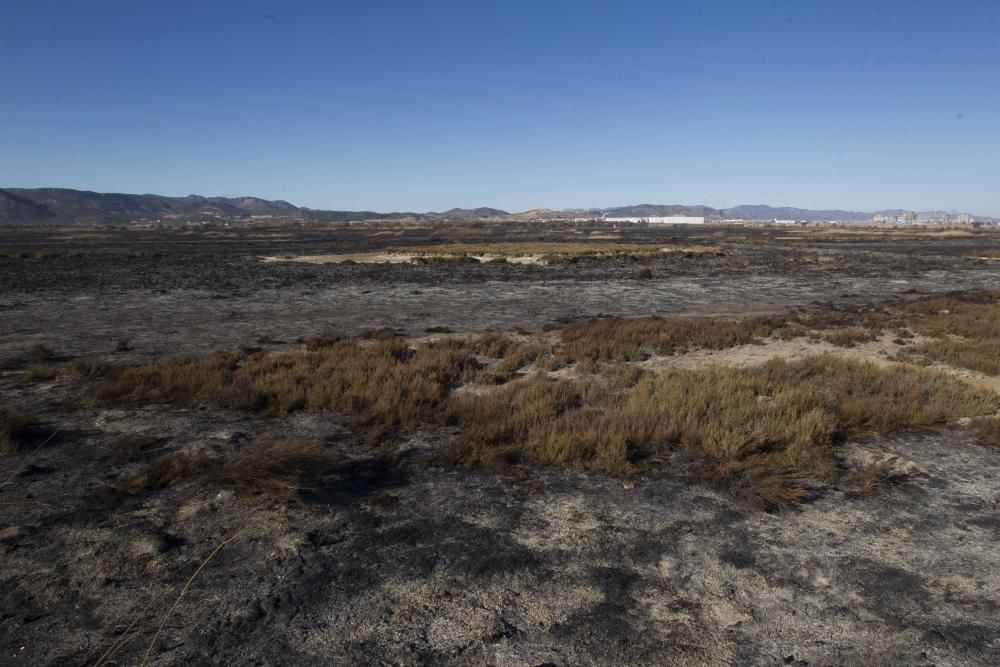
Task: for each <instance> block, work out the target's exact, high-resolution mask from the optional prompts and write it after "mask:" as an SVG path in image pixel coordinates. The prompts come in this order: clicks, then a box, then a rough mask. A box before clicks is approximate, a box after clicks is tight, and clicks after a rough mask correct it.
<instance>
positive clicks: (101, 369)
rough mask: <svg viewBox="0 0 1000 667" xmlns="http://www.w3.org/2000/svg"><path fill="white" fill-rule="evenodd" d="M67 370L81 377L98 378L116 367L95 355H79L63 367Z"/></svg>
mask: <svg viewBox="0 0 1000 667" xmlns="http://www.w3.org/2000/svg"><path fill="white" fill-rule="evenodd" d="M63 368H64V369H65V370H67V371H68V372H70V373H72V374H74V375H78V376H80V377H82V378H99V377H103V376H105V375H107V374H108V373H110V372H111V371H112V369H114V368H117V367H116V366H113V365H112V364H109V363H108V362H106V361H104V360H103V359H98V358H95V357H79V358H77V359H74V360H73V361H71V362H69V363H68V364H66V365H65V366H64V367H63Z"/></svg>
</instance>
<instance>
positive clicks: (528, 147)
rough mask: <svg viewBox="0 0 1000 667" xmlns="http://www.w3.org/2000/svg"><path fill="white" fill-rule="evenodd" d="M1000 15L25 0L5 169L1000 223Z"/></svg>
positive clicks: (880, 7)
mask: <svg viewBox="0 0 1000 667" xmlns="http://www.w3.org/2000/svg"><path fill="white" fill-rule="evenodd" d="M998 35H1000V4H998V3H986V2H974V1H972V0H957V1H955V2H951V3H946V4H945V3H938V2H930V1H927V0H916V1H910V2H903V1H902V0H886V1H884V2H878V3H871V2H861V1H859V0H847V1H845V2H838V3H801V2H794V1H792V0H774V1H770V0H765V1H756V0H747V1H736V0H729V1H723V0H719V1H716V2H712V3H702V2H679V3H659V2H627V1H626V2H616V3H610V2H593V3H579V2H565V1H553V2H546V3H528V2H520V1H513V2H507V3H498V4H490V5H486V4H483V3H458V2H439V1H429V2H425V3H405V2H390V1H386V2H366V3H313V2H297V3H289V4H282V5H273V4H269V3H262V2H257V1H250V2H234V1H232V0H223V1H220V2H214V3H193V2H178V3H169V4H146V3H127V2H122V1H120V0H112V1H108V2H102V3H97V4H95V3H89V4H85V5H83V4H80V3H75V2H69V1H65V0H64V1H61V2H60V1H43V2H37V3H15V4H14V6H12V7H9V8H6V17H5V21H4V22H3V23H2V24H0V75H2V76H3V80H4V81H5V89H6V91H7V92H8V94H6V95H4V96H3V98H2V99H0V122H2V124H3V127H4V129H5V131H4V133H3V135H2V136H0V187H26V188H30V187H46V186H58V187H68V188H78V189H87V190H94V191H98V192H127V193H156V194H163V195H171V196H184V195H187V194H192V193H197V194H205V195H253V196H259V197H263V198H267V199H285V200H288V201H290V202H292V203H295V204H297V205H300V206H308V207H310V208H317V209H343V210H376V211H398V210H411V211H433V210H442V209H446V208H450V207H465V208H471V207H479V206H490V207H496V208H501V209H504V210H508V211H522V210H527V209H531V208H539V207H544V208H553V209H560V208H589V207H595V208H596V207H611V206H616V205H628V204H639V203H653V204H673V203H677V204H688V205H698V204H703V205H707V206H711V207H714V208H729V207H733V206H737V205H742V204H756V203H766V204H770V205H773V206H791V207H798V208H808V209H847V210H854V211H879V210H884V209H892V208H897V207H898V208H906V209H911V210H914V211H926V210H946V211H964V212H970V213H974V214H977V215H982V216H992V217H1000V195H998V193H997V189H996V183H997V181H998V176H1000V169H998V167H997V159H996V151H995V147H996V146H998V145H1000V121H998V120H997V119H998V117H1000V116H998V114H997V110H998V109H1000V79H998V77H997V76H996V74H995V67H996V64H997V63H998V62H1000V37H998ZM887 37H889V38H890V39H887Z"/></svg>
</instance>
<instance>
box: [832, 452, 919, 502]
mask: <svg viewBox="0 0 1000 667" xmlns="http://www.w3.org/2000/svg"><path fill="white" fill-rule="evenodd" d="M907 478H908V475H906V474H905V473H901V472H899V471H897V470H896V466H895V461H894V460H892V459H890V460H888V461H882V462H881V463H873V464H871V465H867V466H865V467H863V468H862V469H861V470H858V471H855V472H853V473H851V474H850V475H848V476H847V477H846V478H845V480H844V481H845V483H846V484H847V485H848V486H853V487H855V488H856V489H857V492H858V493H859V494H861V495H864V496H867V495H872V494H876V493H884V492H886V491H888V490H889V489H890V488H891V487H893V486H896V485H898V484H900V483H902V482H905V481H906V479H907Z"/></svg>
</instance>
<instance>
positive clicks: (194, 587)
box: [0, 225, 1000, 665]
mask: <svg viewBox="0 0 1000 667" xmlns="http://www.w3.org/2000/svg"><path fill="white" fill-rule="evenodd" d="M596 236H602V237H603V236H611V237H614V238H616V239H621V240H622V241H627V242H640V243H652V244H664V245H670V244H711V245H717V246H719V247H721V248H723V249H724V250H725V254H724V255H722V256H702V257H684V256H674V255H668V256H663V257H656V258H653V259H644V260H629V259H615V260H605V259H587V258H582V259H580V260H579V261H575V262H565V263H559V264H553V265H548V266H520V265H512V264H501V263H497V264H473V263H435V264H426V265H405V264H404V265H364V264H353V265H344V264H324V265H312V264H296V263H292V262H288V263H284V262H281V263H265V262H262V261H261V260H260V258H261V257H265V256H276V255H286V254H287V255H302V254H322V253H336V252H344V253H347V252H361V251H368V250H379V249H384V248H388V247H410V246H413V245H416V244H420V243H432V242H433V243H441V242H448V241H466V242H469V241H474V242H477V243H481V242H483V241H484V240H491V239H492V240H508V241H509V240H511V239H514V240H526V241H537V240H555V241H558V240H573V241H580V240H586V239H588V238H592V237H596ZM997 239H998V236H997V235H996V234H990V233H988V232H981V231H971V232H968V233H966V234H960V235H953V236H944V235H927V236H920V235H917V234H910V235H904V234H900V235H893V234H883V235H873V236H865V237H861V238H859V237H857V236H856V235H847V234H844V235H841V236H830V235H810V234H807V233H799V232H794V233H793V232H790V231H789V230H784V229H781V230H774V229H750V228H747V229H739V228H699V229H669V230H656V229H648V228H638V227H637V228H632V229H624V230H610V229H603V228H600V229H599V228H585V227H572V226H552V227H545V228H537V227H531V226H508V227H504V226H490V225H478V226H466V227H458V226H453V227H448V226H438V227H436V228H420V227H415V228H408V229H395V228H392V227H390V226H357V227H344V228H339V229H314V230H310V229H300V228H281V229H239V230H234V229H225V230H209V231H206V230H194V231H184V230H178V231H164V230H147V231H142V230H131V231H121V230H97V231H94V232H92V233H81V232H80V231H79V230H74V231H70V232H61V231H58V230H10V229H8V230H2V231H0V359H4V360H8V361H9V363H6V364H5V368H7V370H4V371H3V372H2V374H0V395H2V405H3V407H4V408H5V409H10V410H19V411H25V412H30V413H32V414H35V415H38V416H39V422H38V423H37V424H36V425H35V426H34V427H33V429H32V432H31V434H30V438H29V441H28V442H27V444H26V445H25V446H22V447H21V448H20V451H19V452H17V453H16V454H13V455H11V456H7V457H5V458H0V549H2V552H3V554H4V556H3V562H4V567H3V568H2V570H0V602H2V605H0V609H2V611H0V664H25V665H28V664H30V665H37V664H95V663H97V662H99V661H100V659H101V658H102V656H104V657H105V658H106V659H110V660H112V661H113V662H114V663H115V664H140V663H142V662H143V660H144V657H146V653H147V648H148V647H149V646H150V645H151V644H152V646H153V648H152V650H151V651H150V652H149V655H148V659H149V664H157V665H172V664H260V665H272V664H273V665H277V664H316V665H320V664H476V665H478V664H494V665H574V664H594V665H607V664H629V665H635V664H678V665H690V664H706V665H717V664H734V665H742V664H799V665H806V664H809V665H840V664H858V665H880V664H915V665H991V664H997V663H998V662H1000V575H998V574H997V573H998V572H1000V552H998V551H997V549H996V545H997V543H998V539H1000V452H998V451H997V450H996V449H991V448H988V447H984V446H982V445H980V444H977V443H976V442H975V440H974V438H973V437H972V436H971V435H969V434H968V433H966V432H964V431H958V430H942V431H933V432H923V433H912V434H903V435H898V436H894V437H890V438H880V439H865V440H856V441H855V440H852V441H850V442H847V443H845V444H844V445H843V446H842V452H841V456H842V458H843V460H845V461H847V462H852V461H853V462H858V463H859V464H860V463H871V462H879V461H891V462H892V466H893V469H894V470H896V471H898V473H899V477H900V478H901V479H902V480H903V481H901V482H900V483H899V484H898V485H896V486H895V487H894V488H892V489H890V490H889V491H887V492H885V493H878V494H870V495H862V494H858V493H855V492H853V491H852V490H850V489H847V488H846V487H845V488H838V487H833V488H829V489H826V490H825V492H824V493H822V494H819V495H817V496H816V497H815V499H813V500H812V501H811V502H808V503H804V504H801V505H798V506H795V507H793V508H791V509H786V510H782V511H780V512H775V513H767V512H762V511H759V510H755V509H752V508H750V507H748V506H746V505H745V504H744V503H742V502H741V501H740V500H738V499H736V498H734V497H732V496H730V495H727V494H726V493H724V492H722V491H719V490H716V489H713V488H712V487H711V486H708V485H704V484H698V483H695V482H693V481H692V479H691V474H690V471H691V469H692V466H693V463H692V462H691V461H688V460H686V459H685V458H684V457H682V456H680V455H678V456H677V457H676V458H675V460H673V461H671V462H670V465H669V466H666V467H665V469H664V470H663V471H662V472H661V473H657V474H653V475H644V476H640V477H638V478H634V479H632V478H629V479H622V478H615V477H611V476H607V475H600V474H594V473H589V474H585V473H579V472H572V471H559V470H549V469H538V470H532V471H531V472H530V474H529V476H528V477H527V478H520V477H505V476H503V475H497V474H493V473H489V472H484V471H475V470H467V469H460V468H453V467H448V466H443V465H429V464H427V462H426V460H427V459H426V457H425V456H423V454H424V453H426V452H428V451H434V450H435V449H436V448H439V447H441V446H442V445H443V444H444V443H445V442H446V441H447V440H448V439H449V437H451V435H452V434H451V433H450V432H449V431H448V429H446V428H445V429H429V430H427V431H421V432H417V433H416V434H411V435H409V436H407V437H406V438H405V440H404V441H403V442H402V444H401V446H400V448H399V451H398V452H396V453H395V454H394V456H393V457H391V458H389V457H386V456H385V453H384V452H381V451H375V450H373V449H372V448H371V447H370V446H366V445H364V444H362V443H360V442H359V441H358V439H357V438H356V436H355V435H354V433H353V431H352V430H351V428H350V424H349V423H348V418H347V417H345V416H343V415H336V414H331V413H325V412H314V413H305V414H295V415H291V416H285V417H264V416H260V415H256V414H250V413H245V412H235V411H222V410H216V409H208V408H203V409H184V410H179V409H170V408H168V407H166V406H160V405H150V406H147V407H142V408H124V407H123V408H115V407H113V406H112V407H100V408H97V407H92V406H84V405H81V404H80V403H79V400H78V399H79V397H80V396H81V395H82V394H83V393H84V392H85V389H86V387H85V385H86V380H85V379H82V378H80V377H77V376H69V375H64V374H61V373H56V374H54V375H53V377H52V378H50V379H43V380H41V381H32V382H26V381H25V380H24V378H23V376H24V373H25V368H27V367H33V366H42V367H45V368H52V369H58V368H60V367H61V365H62V364H65V363H67V362H71V361H72V360H73V359H74V358H80V357H84V358H101V359H103V360H106V361H111V362H118V363H138V362H144V361H150V360H154V359H157V358H161V357H164V356H168V355H178V354H196V355H202V354H208V353H210V352H213V351H216V350H238V349H240V348H241V347H242V348H249V347H263V348H264V349H286V348H295V347H296V346H299V345H300V344H301V341H302V340H305V339H308V338H311V337H313V336H316V335H320V334H338V335H352V334H356V333H359V332H361V331H364V330H368V329H376V328H381V327H390V328H392V329H396V330H398V331H399V332H400V333H403V334H406V335H408V336H420V335H423V334H424V332H425V331H426V330H427V329H435V330H441V329H449V330H452V331H455V332H474V331H483V330H491V329H495V330H501V331H529V332H531V331H538V330H541V329H542V328H543V327H546V326H547V325H551V324H554V323H561V322H568V321H574V320H579V319H586V318H590V317H594V316H598V315H617V316H627V315H646V314H681V315H687V314H693V315H725V316H740V315H746V314H752V313H769V312H783V311H787V310H789V309H795V308H806V307H818V306H820V305H822V306H823V307H827V308H830V307H838V306H848V305H850V306H857V305H860V304H867V303H872V304H874V303H880V302H883V301H887V300H891V299H898V298H916V297H918V296H922V295H929V294H935V293H942V292H948V291H960V290H961V291H969V290H989V289H994V290H995V289H1000V262H998V261H996V260H991V259H984V258H981V256H982V257H988V256H989V253H988V252H985V253H984V252H983V251H994V252H995V251H996V250H997V248H998V243H997ZM643 269H648V270H649V271H648V272H644V271H643ZM38 345H43V346H46V347H47V348H49V349H50V350H51V351H52V353H53V354H52V356H51V357H50V358H47V359H44V360H42V361H40V362H38V363H35V362H32V361H30V355H31V350H32V348H33V347H35V346H38ZM19 364H20V365H19ZM25 364H26V365H25ZM134 434H142V435H143V436H147V437H148V438H150V440H149V442H153V443H154V444H153V445H152V446H151V447H150V448H149V450H148V451H146V450H144V451H143V452H141V453H140V454H139V456H137V457H132V458H130V459H127V460H123V458H122V456H121V451H120V442H121V441H122V439H123V438H126V437H128V436H130V435H134ZM289 437H294V438H308V439H314V440H319V441H322V442H323V443H325V444H326V445H327V446H328V447H329V448H331V449H332V450H334V451H336V452H337V456H338V463H337V464H336V465H333V466H331V467H329V468H327V469H324V470H321V471H317V472H316V474H315V475H314V476H313V477H312V478H310V479H309V480H308V484H307V485H306V487H305V488H304V490H303V491H302V493H301V496H300V499H299V501H298V502H291V503H285V502H277V501H273V500H267V499H263V498H259V499H255V500H253V501H247V500H246V499H243V498H238V497H236V496H235V495H234V494H233V493H232V492H230V491H227V490H223V489H220V488H218V487H213V486H212V485H211V484H210V483H205V481H204V480H199V479H191V480H186V481H181V482H179V483H177V484H173V485H171V486H168V487H165V488H161V489H156V490H154V491H151V492H149V493H144V494H137V495H122V494H117V493H115V492H114V491H113V488H114V487H115V485H116V483H118V482H119V481H120V480H122V479H123V478H125V477H127V476H128V475H132V474H135V473H136V472H137V471H139V470H140V469H141V468H142V466H143V465H144V464H146V463H148V461H149V460H150V459H151V458H153V457H155V456H157V455H158V454H161V453H163V452H169V451H174V450H179V449H186V450H192V451H203V452H207V453H213V452H219V451H223V450H225V449H226V448H231V447H236V446H239V445H240V444H241V443H245V442H248V441H256V440H267V439H273V438H289ZM230 538H235V539H233V540H232V541H231V542H228V543H226V544H225V546H223V547H222V548H221V549H220V550H219V551H218V552H217V553H216V554H215V556H214V557H213V558H212V559H211V560H210V561H209V562H208V564H207V565H206V566H205V567H204V569H202V570H201V571H200V572H199V573H198V575H197V577H196V578H195V579H194V580H193V581H192V583H191V586H190V588H189V589H188V590H187V592H186V594H185V595H184V597H183V598H182V599H181V601H180V602H179V604H178V605H177V607H176V608H175V609H174V610H173V611H172V613H169V615H167V612H168V609H169V608H170V606H171V605H172V604H173V602H174V600H176V599H177V596H178V595H179V594H180V593H181V591H182V589H183V586H184V584H185V583H186V582H187V581H188V580H189V578H190V577H191V576H192V574H194V573H195V572H196V570H197V568H198V567H199V565H200V564H202V563H203V562H204V561H205V559H206V558H208V557H209V556H210V554H212V553H213V550H214V549H215V548H216V547H217V546H218V545H219V544H221V543H223V542H225V541H226V540H229V539H230ZM147 605H149V606H148V608H147ZM144 608H147V611H146V612H145V613H143V610H144ZM164 618H165V619H166V620H165V622H164V623H163V626H162V629H161V630H160V632H159V634H158V635H157V634H156V632H157V627H158V626H159V624H160V622H161V620H163V619H164ZM133 621H135V623H134V624H133ZM154 640H155V641H154Z"/></svg>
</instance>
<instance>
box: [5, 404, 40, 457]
mask: <svg viewBox="0 0 1000 667" xmlns="http://www.w3.org/2000/svg"><path fill="white" fill-rule="evenodd" d="M35 422H36V420H35V417H34V415H30V414H28V413H25V412H15V411H12V410H0V456H11V455H13V454H16V453H17V450H18V447H19V446H20V445H21V444H23V441H24V438H25V437H26V436H27V435H28V433H29V431H30V430H31V427H32V426H33V425H34V424H35Z"/></svg>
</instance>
